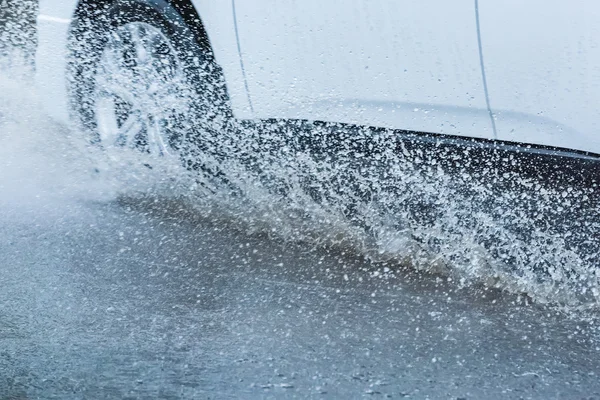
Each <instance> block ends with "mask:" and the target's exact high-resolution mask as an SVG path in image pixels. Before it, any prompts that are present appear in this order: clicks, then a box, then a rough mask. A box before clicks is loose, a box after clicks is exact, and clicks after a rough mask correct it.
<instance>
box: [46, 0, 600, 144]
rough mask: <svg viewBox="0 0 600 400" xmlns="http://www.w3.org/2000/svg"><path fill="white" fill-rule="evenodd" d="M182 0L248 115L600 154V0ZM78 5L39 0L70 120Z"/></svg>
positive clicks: (49, 77) (56, 107) (63, 109)
mask: <svg viewBox="0 0 600 400" xmlns="http://www.w3.org/2000/svg"><path fill="white" fill-rule="evenodd" d="M148 1H149V2H152V0H148ZM170 1H171V2H172V3H178V4H179V5H180V6H181V4H184V3H185V5H186V6H191V7H194V8H195V10H196V12H197V14H198V16H199V17H200V18H201V22H202V26H203V28H204V29H205V31H206V34H207V36H208V38H209V41H210V44H211V46H212V49H213V52H214V56H215V59H216V61H217V63H218V64H219V65H220V66H221V68H222V69H223V74H224V77H225V80H226V84H227V90H228V92H229V99H230V102H231V107H232V110H233V113H234V115H235V117H236V118H239V119H250V120H262V119H271V118H276V119H300V120H317V121H326V122H339V123H344V124H351V125H359V126H371V127H382V128H392V129H402V130H408V131H414V132H425V133H434V134H443V135H450V136H452V137H459V138H467V139H471V138H475V139H484V140H486V141H492V142H496V141H500V142H510V143H520V144H525V145H531V147H532V148H536V147H537V146H542V147H544V146H548V147H550V148H553V149H554V148H555V149H559V150H558V151H562V150H560V149H564V152H565V153H568V154H571V153H572V154H580V155H581V154H582V153H581V152H584V153H591V154H600V134H599V127H600V122H599V119H598V114H599V112H598V111H599V109H600V6H599V5H597V3H596V2H594V1H592V0H574V1H571V2H565V1H558V0H553V1H543V0H530V1H527V2H522V1H519V0H506V1H502V2H492V1H485V2H478V1H473V0H456V1H453V2H445V1H440V0H437V1H436V0H427V1H422V0H404V1H397V0H381V1H379V2H377V4H376V5H375V4H374V3H372V2H368V1H366V0H328V1H327V2H322V1H320V0H302V1H300V0H252V1H248V0H232V1H209V0H191V2H190V1H188V0H170ZM188 3H189V4H188ZM77 6H78V1H77V0H40V14H39V17H38V33H39V45H38V52H37V56H36V66H37V73H36V79H37V85H38V87H39V88H40V92H41V96H42V97H43V100H44V101H43V103H44V104H45V105H46V106H47V107H48V112H49V113H50V114H51V115H52V116H53V117H55V118H56V119H58V120H60V121H64V122H68V121H69V99H68V90H67V87H66V78H65V74H66V70H67V54H68V50H67V43H68V36H69V27H70V24H71V21H72V18H73V16H74V14H75V10H76V8H77Z"/></svg>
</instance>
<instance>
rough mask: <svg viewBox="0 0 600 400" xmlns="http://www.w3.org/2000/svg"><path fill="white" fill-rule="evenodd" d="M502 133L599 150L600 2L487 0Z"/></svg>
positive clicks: (490, 66)
mask: <svg viewBox="0 0 600 400" xmlns="http://www.w3.org/2000/svg"><path fill="white" fill-rule="evenodd" d="M479 13H480V20H481V40H482V45H483V55H484V63H485V72H486V76H487V83H488V88H489V97H490V104H491V108H492V110H493V113H494V115H495V120H496V125H497V131H498V138H499V139H501V140H508V141H516V142H524V143H534V144H542V145H550V146H558V147H566V148H570V149H576V150H584V151H591V152H595V153H600V3H598V2H597V1H595V0H570V1H564V0H560V1H559V0H527V1H522V0H503V1H481V2H480V5H479Z"/></svg>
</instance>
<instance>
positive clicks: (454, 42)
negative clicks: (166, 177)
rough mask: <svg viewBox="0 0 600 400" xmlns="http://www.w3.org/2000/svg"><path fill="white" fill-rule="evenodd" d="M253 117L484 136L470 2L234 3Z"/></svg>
mask: <svg viewBox="0 0 600 400" xmlns="http://www.w3.org/2000/svg"><path fill="white" fill-rule="evenodd" d="M234 4H235V10H234V12H235V20H236V24H237V32H238V40H239V42H238V43H239V45H240V55H241V60H242V63H243V65H244V71H245V75H246V82H247V86H248V92H249V97H250V101H251V103H252V108H253V115H254V117H255V118H272V117H276V118H300V119H309V120H324V121H336V122H345V123H352V124H360V125H370V126H380V127H391V128H399V129H409V130H415V131H424V132H435V133H446V134H453V135H461V136H473V137H484V138H493V132H492V128H491V119H490V115H489V110H488V109H487V106H486V98H485V93H484V89H483V80H482V74H481V67H480V57H479V50H478V41H477V26H476V18H475V16H476V14H475V5H474V2H473V1H472V0H455V1H452V2H447V1H441V0H404V1H397V0H379V1H376V2H372V1H368V0H328V1H321V0H254V1H247V0H234Z"/></svg>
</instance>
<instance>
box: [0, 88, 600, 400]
mask: <svg viewBox="0 0 600 400" xmlns="http://www.w3.org/2000/svg"><path fill="white" fill-rule="evenodd" d="M19 96H23V94H22V91H19V94H18V95H16V94H15V95H14V96H13V97H11V100H10V102H9V103H10V108H9V109H8V111H7V109H6V108H5V109H4V114H3V115H0V131H1V132H2V133H1V134H2V135H3V137H4V138H5V141H4V145H3V146H2V149H0V171H2V173H1V175H0V176H1V177H2V178H1V179H2V180H1V181H0V272H1V273H0V399H38V398H39V399H50V398H56V399H79V398H89V399H92V398H98V399H107V398H118V399H122V398H131V399H136V398H140V399H143V398H163V399H179V398H190V399H191V398H195V399H198V398H360V397H366V398H415V399H424V398H431V399H478V398H489V399H497V398H498V399H499V398H506V399H520V398H523V399H528V398H535V399H565V398H574V399H590V398H596V399H598V398H600V379H599V376H598V374H600V344H599V341H598V338H597V336H595V335H597V334H596V333H595V330H594V329H593V327H590V326H588V325H587V324H585V323H583V322H582V321H580V320H577V319H573V318H569V317H568V316H565V315H562V314H560V313H557V312H556V311H553V310H552V308H549V307H546V306H541V305H527V304H525V302H524V301H523V299H519V298H518V297H517V296H515V295H510V294H503V293H499V292H495V291H491V290H485V289H483V288H481V287H480V288H477V287H471V288H463V289H460V288H459V285H457V284H456V283H455V282H448V281H447V279H446V278H443V277H440V276H438V277H436V276H432V275H426V274H419V273H416V272H412V271H410V270H406V269H403V268H401V267H399V266H395V265H393V264H382V263H379V264H377V263H371V262H369V261H367V260H365V259H363V258H362V257H361V256H360V255H358V254H356V253H352V252H351V251H347V250H344V249H343V248H337V249H336V248H329V249H327V248H315V247H314V246H309V245H307V244H304V245H303V244H301V243H300V244H299V243H286V242H283V241H281V240H277V239H275V238H271V237H269V236H267V235H265V234H256V233H254V234H252V233H248V232H246V231H245V230H244V229H243V227H242V226H240V225H238V224H236V222H235V221H234V220H232V219H231V217H227V216H223V215H219V214H218V213H214V212H212V213H211V212H208V211H206V210H204V211H203V210H201V209H196V208H194V207H190V205H189V204H188V203H186V202H185V201H183V200H178V199H177V198H172V197H170V196H168V195H167V194H168V193H169V190H168V187H167V188H166V189H165V190H147V191H143V190H127V189H126V188H124V187H122V186H121V187H117V186H114V185H110V184H107V183H106V182H102V181H101V180H100V179H98V178H97V177H95V175H94V171H93V168H91V167H90V165H88V164H87V161H86V157H85V156H83V155H82V154H83V153H82V152H79V150H77V151H75V150H74V149H72V148H70V147H69V145H70V142H69V140H65V141H64V143H63V142H60V141H57V140H55V139H54V138H56V137H61V135H56V133H57V132H59V133H60V129H61V128H60V127H56V126H54V125H53V124H52V123H51V122H50V121H47V120H46V119H44V118H42V117H39V116H37V115H36V114H35V111H32V107H18V105H19V102H20V101H23V100H22V99H20V97H19ZM27 101H29V100H27ZM0 110H2V108H0ZM63 136H64V135H63ZM163 184H164V185H165V186H168V184H169V183H168V181H165V182H164V183H163ZM158 186H160V183H159V185H158Z"/></svg>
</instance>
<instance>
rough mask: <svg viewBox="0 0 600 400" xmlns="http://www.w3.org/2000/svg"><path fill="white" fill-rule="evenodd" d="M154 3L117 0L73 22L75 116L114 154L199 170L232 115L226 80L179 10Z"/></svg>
mask: <svg viewBox="0 0 600 400" xmlns="http://www.w3.org/2000/svg"><path fill="white" fill-rule="evenodd" d="M149 3H150V2H149ZM151 3H152V5H150V4H147V3H146V2H144V1H141V0H137V1H136V0H134V1H120V0H117V1H115V2H113V3H112V4H111V5H110V6H109V7H107V8H105V9H104V10H103V11H102V14H101V15H99V16H94V17H90V16H89V15H92V14H96V13H93V12H91V10H90V12H88V13H85V12H83V13H81V18H78V19H77V20H76V23H75V25H74V26H73V28H72V35H71V38H72V40H71V55H72V57H71V60H70V74H69V77H70V89H71V91H70V92H71V100H72V109H73V111H74V117H75V120H76V122H77V123H78V124H79V126H81V127H82V128H83V129H85V130H86V131H88V132H91V141H92V142H93V143H96V144H99V145H100V146H102V148H103V149H105V150H106V152H107V154H108V155H109V156H111V157H120V156H123V155H134V156H135V157H136V158H138V159H139V158H141V159H143V162H144V164H147V165H152V164H153V163H154V162H159V161H160V162H163V161H173V162H176V163H179V162H180V161H183V162H184V163H185V165H186V166H187V167H197V166H198V165H200V166H201V167H202V166H203V165H204V164H205V162H208V160H209V159H211V158H212V159H214V156H216V155H217V154H218V148H217V145H216V144H217V142H218V141H219V139H218V136H219V135H220V134H222V132H223V131H226V130H227V129H228V126H227V125H228V123H229V122H230V121H231V119H232V117H231V111H230V107H229V102H228V97H227V92H226V89H225V82H224V79H223V77H222V74H221V70H220V68H219V67H218V66H217V65H216V63H215V62H214V59H213V57H212V51H211V49H210V48H207V47H206V46H201V45H200V44H199V43H197V42H196V41H195V39H194V34H193V32H192V31H191V29H190V28H189V27H188V26H187V25H186V23H185V21H184V20H183V18H182V17H181V15H179V14H178V13H177V11H176V10H175V9H173V8H172V7H171V6H170V5H169V4H168V3H166V2H161V1H152V2H151Z"/></svg>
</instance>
